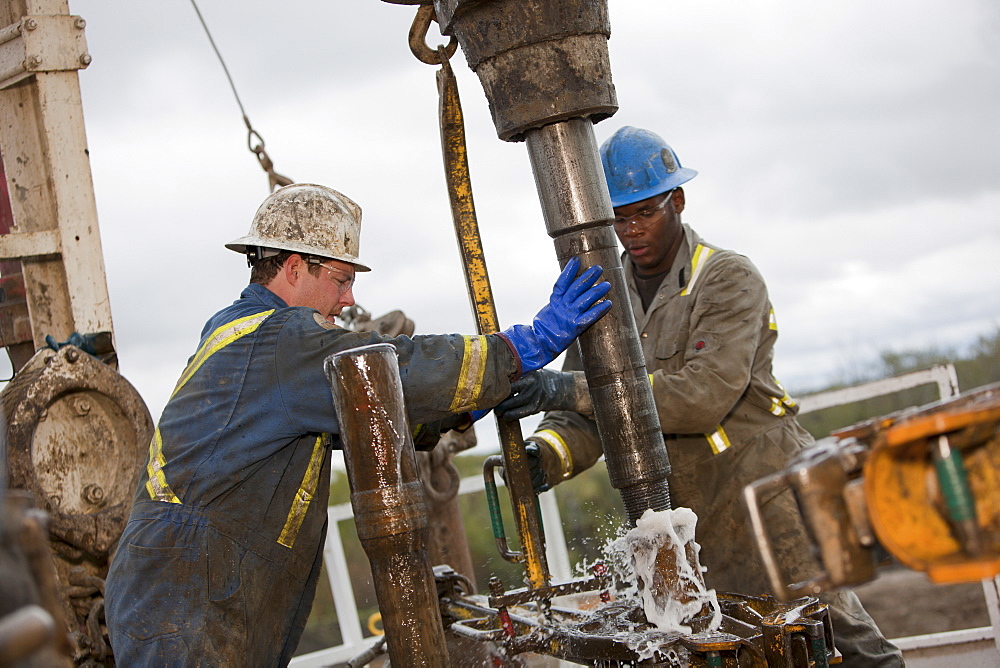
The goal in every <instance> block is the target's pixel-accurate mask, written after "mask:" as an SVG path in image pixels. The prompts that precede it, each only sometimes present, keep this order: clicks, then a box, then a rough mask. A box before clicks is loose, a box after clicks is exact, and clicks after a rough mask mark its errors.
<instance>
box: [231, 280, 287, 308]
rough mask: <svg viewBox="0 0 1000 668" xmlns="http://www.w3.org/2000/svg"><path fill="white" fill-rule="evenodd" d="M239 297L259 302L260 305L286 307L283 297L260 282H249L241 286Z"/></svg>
mask: <svg viewBox="0 0 1000 668" xmlns="http://www.w3.org/2000/svg"><path fill="white" fill-rule="evenodd" d="M240 299H249V300H253V301H257V302H260V304H261V305H262V306H266V307H267V308H288V304H286V303H285V300H284V299H282V298H281V297H279V296H278V295H276V294H274V293H273V292H271V291H270V290H268V289H267V288H265V287H264V286H263V285H261V284H260V283H251V284H250V285H248V286H246V287H245V288H243V292H241V293H240Z"/></svg>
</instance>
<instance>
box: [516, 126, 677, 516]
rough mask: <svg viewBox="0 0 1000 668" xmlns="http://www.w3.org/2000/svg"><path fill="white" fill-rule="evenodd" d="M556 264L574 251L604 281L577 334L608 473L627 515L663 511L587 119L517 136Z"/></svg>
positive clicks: (662, 485) (646, 389)
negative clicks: (605, 297) (595, 312)
mask: <svg viewBox="0 0 1000 668" xmlns="http://www.w3.org/2000/svg"><path fill="white" fill-rule="evenodd" d="M525 141H526V143H527V145H528V155H529V157H530V159H531V167H532V171H533V172H534V175H535V185H536V186H537V188H538V197H539V199H540V200H541V202H542V213H543V215H544V217H545V227H546V231H547V232H548V234H549V236H550V237H552V239H553V240H554V242H555V246H556V254H557V256H558V258H559V265H560V266H565V264H566V262H567V261H568V260H569V259H570V258H571V257H574V256H579V257H580V260H581V262H582V263H583V266H584V267H589V266H591V265H594V264H599V265H601V266H602V267H604V277H605V278H606V279H607V280H608V281H610V282H611V292H610V293H609V297H610V299H611V303H612V308H611V311H610V312H609V313H608V315H607V316H605V317H604V318H601V319H600V320H599V321H597V323H595V324H594V325H593V326H592V327H591V328H590V329H588V330H587V331H586V332H584V333H583V335H582V336H581V337H580V339H579V343H580V352H581V353H582V358H583V367H584V372H585V373H586V375H587V384H588V385H589V386H590V395H591V397H592V399H593V404H594V413H595V417H596V418H597V429H598V432H599V433H600V436H601V443H602V444H603V447H604V457H605V459H606V461H607V465H608V476H609V477H610V479H611V484H612V486H613V487H614V488H615V489H617V490H618V491H619V493H620V494H621V495H622V501H623V502H624V504H625V510H626V512H627V513H628V517H629V520H630V521H631V522H632V523H633V524H634V523H635V522H636V520H638V519H639V518H640V517H641V516H642V514H643V512H645V511H646V510H647V509H649V508H652V509H653V510H666V509H668V508H670V489H669V486H668V483H667V476H668V475H669V474H670V463H669V461H668V459H667V448H666V445H665V444H664V442H663V435H662V433H661V431H660V419H659V416H658V415H657V413H656V405H655V404H654V403H653V390H652V388H651V386H650V384H649V377H648V375H647V374H646V362H645V359H644V358H643V355H642V348H641V346H640V344H639V335H638V331H637V329H636V325H635V317H634V316H633V314H632V308H631V306H630V301H629V295H628V288H627V286H626V283H625V272H624V270H623V269H622V263H621V258H620V257H619V254H618V245H617V242H616V239H615V234H614V231H613V230H612V229H611V219H612V218H613V217H614V213H613V211H612V209H611V197H610V195H609V194H608V187H607V184H606V183H605V181H604V170H603V168H602V167H601V163H600V161H599V160H598V157H597V143H596V140H595V139H594V128H593V124H592V123H591V122H590V120H588V119H585V118H574V119H571V120H568V121H562V122H559V123H553V124H551V125H546V126H544V127H542V128H539V129H537V130H529V131H528V132H527V133H526V134H525Z"/></svg>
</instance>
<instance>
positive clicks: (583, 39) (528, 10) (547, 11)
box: [434, 0, 670, 523]
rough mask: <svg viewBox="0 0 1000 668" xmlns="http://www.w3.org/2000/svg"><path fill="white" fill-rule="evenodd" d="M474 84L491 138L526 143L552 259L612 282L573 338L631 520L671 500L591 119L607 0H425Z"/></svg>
mask: <svg viewBox="0 0 1000 668" xmlns="http://www.w3.org/2000/svg"><path fill="white" fill-rule="evenodd" d="M434 8H435V10H436V12H437V17H438V23H439V25H440V26H441V29H442V32H443V33H444V34H446V35H454V36H455V37H456V38H457V39H458V42H459V44H460V45H461V47H462V51H463V53H465V57H466V59H467V60H468V62H469V67H471V68H472V69H473V70H474V71H475V72H476V74H477V75H479V80H480V82H481V83H482V85H483V90H484V91H485V93H486V97H487V99H488V100H489V103H490V113H491V114H492V116H493V123H494V125H495V126H496V129H497V135H498V136H499V137H500V138H501V139H503V140H505V141H520V140H522V139H523V140H524V141H525V142H526V143H527V145H528V152H529V155H530V157H531V164H532V170H533V172H534V175H535V184H536V186H537V187H538V194H539V197H540V198H541V201H542V211H543V213H544V215H545V225H546V228H547V230H548V233H549V236H551V237H552V238H553V239H554V240H555V246H556V254H557V256H558V258H559V262H560V264H561V265H565V263H566V261H567V260H568V259H569V258H570V257H572V256H574V255H578V256H580V259H581V260H582V262H583V264H584V265H585V266H590V265H593V264H600V265H601V266H602V267H604V270H605V278H607V280H609V281H610V282H611V286H612V288H611V293H610V298H611V300H612V302H613V303H614V306H613V307H612V309H611V312H610V313H608V315H607V316H605V317H604V318H602V319H601V320H600V321H599V322H598V323H597V324H595V325H594V326H593V327H591V328H590V329H589V330H588V331H587V332H585V333H584V335H583V336H582V337H580V346H581V351H582V357H583V364H584V371H585V373H586V375H587V380H588V382H589V383H590V391H591V396H592V397H593V400H594V406H595V408H596V416H597V424H598V429H599V431H600V435H601V440H602V442H603V444H604V454H605V457H606V459H607V463H608V472H609V474H610V476H611V484H612V485H614V486H615V487H616V488H617V489H618V490H619V492H620V493H621V495H622V499H623V501H624V503H625V508H626V511H627V513H628V516H629V519H630V521H632V522H633V523H634V522H635V521H636V520H637V519H638V518H639V517H640V516H641V515H642V513H643V512H644V511H645V510H646V509H649V508H652V509H654V510H666V509H667V508H669V507H670V491H669V487H668V483H667V476H668V475H669V473H670V464H669V462H668V460H667V451H666V446H665V445H664V443H663V437H662V435H661V433H660V424H659V418H658V416H657V413H656V409H655V405H654V404H653V394H652V390H651V388H650V386H649V381H648V379H647V378H648V377H647V375H646V366H645V361H644V359H643V356H642V350H641V347H640V345H639V338H638V332H637V330H636V326H635V319H634V317H633V315H632V311H631V308H630V307H629V298H628V290H627V289H626V286H625V274H624V272H623V271H622V265H621V259H620V257H619V255H618V247H617V243H616V239H615V235H614V232H613V231H612V229H611V219H612V217H613V215H614V214H613V212H612V209H611V197H610V195H609V194H608V189H607V185H606V184H605V182H604V173H603V170H602V168H601V165H600V161H599V160H598V157H597V145H596V141H595V139H594V131H593V126H592V123H593V122H596V121H599V120H601V119H602V118H607V117H608V116H611V115H612V114H614V113H615V111H617V109H618V103H617V98H616V97H615V91H614V86H613V85H612V83H611V67H610V61H609V58H608V45H607V39H608V36H609V35H610V34H611V24H610V21H609V20H608V5H607V1H606V0H488V1H484V0H434Z"/></svg>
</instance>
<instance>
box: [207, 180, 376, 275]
mask: <svg viewBox="0 0 1000 668" xmlns="http://www.w3.org/2000/svg"><path fill="white" fill-rule="evenodd" d="M360 245H361V207H360V206H358V205H357V204H356V203H355V202H354V201H353V200H352V199H351V198H349V197H347V196H346V195H344V194H343V193H339V192H337V191H336V190H334V189H333V188H327V187H326V186H320V185H316V184H314V183H293V184H292V185H290V186H285V187H284V188H279V189H278V190H275V191H274V192H273V193H271V194H270V195H268V197H267V199H265V200H264V203H263V204H261V205H260V208H259V209H257V213H256V214H255V215H254V217H253V222H252V223H251V224H250V232H249V233H248V234H247V235H246V236H245V237H240V238H239V239H236V240H234V241H230V242H229V243H228V244H226V248H228V249H230V250H234V251H236V252H237V253H244V254H248V255H257V257H261V255H260V253H261V250H259V249H273V250H274V251H278V250H285V251H292V252H294V253H305V254H308V255H318V256H320V257H325V258H332V259H334V260H340V261H341V262H348V263H350V264H353V265H354V268H355V269H356V270H357V271H371V269H369V268H368V267H366V266H365V265H363V264H361V263H360V262H359V261H358V249H359V247H360ZM271 254H273V253H271ZM266 255H267V253H266V252H264V254H263V256H266Z"/></svg>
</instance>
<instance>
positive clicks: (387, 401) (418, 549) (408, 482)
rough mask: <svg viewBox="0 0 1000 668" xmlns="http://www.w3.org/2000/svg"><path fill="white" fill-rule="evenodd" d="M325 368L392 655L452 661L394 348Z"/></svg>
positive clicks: (362, 352)
mask: <svg viewBox="0 0 1000 668" xmlns="http://www.w3.org/2000/svg"><path fill="white" fill-rule="evenodd" d="M323 368H324V370H325V371H326V375H327V379H328V380H329V382H330V388H331V390H332V391H333V402H334V406H335V407H336V409H337V417H338V419H339V420H340V440H341V443H342V444H343V448H344V463H345V464H346V468H347V478H348V481H349V483H350V486H351V505H352V506H353V508H354V518H355V522H356V524H357V529H358V538H360V539H361V545H362V547H363V548H364V550H365V554H367V555H368V560H369V561H370V562H371V567H372V580H373V582H374V585H375V595H376V597H377V598H378V605H379V611H380V612H381V613H382V624H383V627H384V628H385V635H386V644H387V646H388V651H389V658H390V660H391V662H392V665H394V666H435V667H437V666H440V667H442V668H443V667H444V666H448V665H450V664H449V660H448V650H447V647H446V642H445V636H444V627H443V626H442V623H441V614H440V612H439V611H438V600H437V587H436V585H435V583H434V574H433V570H432V568H431V563H430V558H429V557H428V553H427V540H428V529H427V526H428V521H427V509H426V505H425V503H424V493H423V486H422V484H421V483H420V480H419V478H418V477H417V462H416V453H415V451H414V449H413V440H412V438H411V436H410V428H409V423H408V421H407V418H406V409H405V406H404V404H403V386H402V382H401V381H400V378H399V366H398V360H397V357H396V350H395V348H393V347H392V346H391V345H389V344H385V343H381V344H376V345H370V346H363V347H360V348H354V349H351V350H345V351H343V352H340V353H337V354H335V355H331V356H329V357H327V358H326V361H325V363H324V365H323ZM332 530H334V531H335V530H336V528H335V527H334V528H333V529H332Z"/></svg>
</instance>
